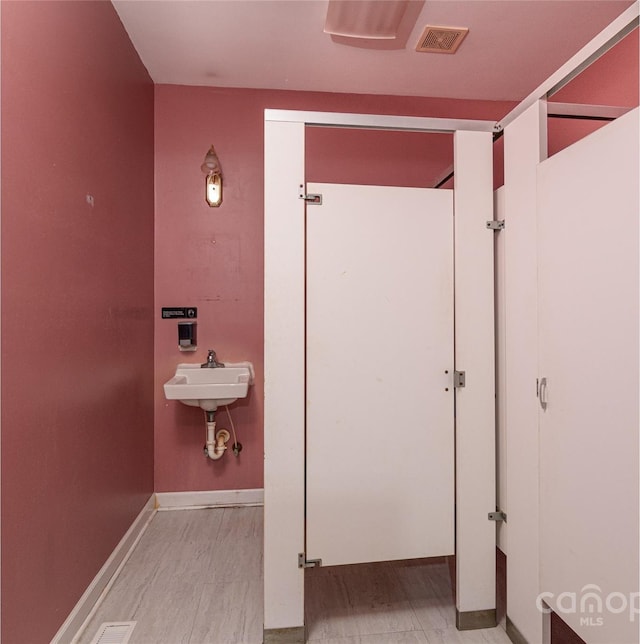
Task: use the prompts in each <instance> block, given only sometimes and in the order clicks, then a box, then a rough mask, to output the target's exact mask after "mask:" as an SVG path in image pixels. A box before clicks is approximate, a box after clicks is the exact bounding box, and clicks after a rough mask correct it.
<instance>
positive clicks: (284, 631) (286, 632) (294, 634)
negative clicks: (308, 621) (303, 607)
mask: <svg viewBox="0 0 640 644" xmlns="http://www.w3.org/2000/svg"><path fill="white" fill-rule="evenodd" d="M305 641H306V637H305V627H304V626H292V627H291V628H265V629H264V631H263V635H262V644H304V643H305Z"/></svg>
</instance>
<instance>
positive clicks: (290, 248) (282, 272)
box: [264, 121, 305, 630]
mask: <svg viewBox="0 0 640 644" xmlns="http://www.w3.org/2000/svg"><path fill="white" fill-rule="evenodd" d="M303 183H304V123H276V122H270V121H266V122H265V266H264V270H265V278H264V279H265V287H264V288H265V313H264V318H265V319H264V326H265V346H264V360H265V383H264V398H265V400H264V427H265V432H264V452H265V459H264V488H265V511H264V548H265V549H264V553H265V554H264V587H265V594H264V596H265V604H264V627H265V630H269V629H280V628H295V627H302V625H303V624H304V572H303V570H301V569H299V568H298V566H297V559H296V556H297V553H298V552H303V551H304V404H305V402H304V396H305V392H304V344H305V338H304V202H303V201H302V200H301V199H299V186H300V185H302V184H303Z"/></svg>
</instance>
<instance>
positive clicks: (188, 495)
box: [156, 488, 264, 510]
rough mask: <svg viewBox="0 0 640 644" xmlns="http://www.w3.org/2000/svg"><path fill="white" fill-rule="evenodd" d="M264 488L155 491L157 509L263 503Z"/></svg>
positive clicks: (223, 506) (220, 506) (221, 506)
mask: <svg viewBox="0 0 640 644" xmlns="http://www.w3.org/2000/svg"><path fill="white" fill-rule="evenodd" d="M263 504H264V490H263V489H262V488H258V489H254V490H210V491H204V492H156V509H157V510H179V509H181V508H182V509H187V508H225V507H237V506H247V505H263Z"/></svg>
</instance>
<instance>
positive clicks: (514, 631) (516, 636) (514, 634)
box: [506, 615, 529, 644]
mask: <svg viewBox="0 0 640 644" xmlns="http://www.w3.org/2000/svg"><path fill="white" fill-rule="evenodd" d="M506 631H507V636H508V638H509V639H510V640H511V641H512V642H513V644H529V642H527V638H526V637H525V636H524V635H523V634H522V633H521V632H520V631H519V630H518V627H517V626H516V625H515V624H514V623H513V622H512V621H511V620H510V619H509V615H507V628H506Z"/></svg>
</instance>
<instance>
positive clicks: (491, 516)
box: [488, 510, 507, 523]
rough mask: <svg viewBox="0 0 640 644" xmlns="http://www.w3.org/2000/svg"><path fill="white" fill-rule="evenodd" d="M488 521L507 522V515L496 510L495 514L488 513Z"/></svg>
mask: <svg viewBox="0 0 640 644" xmlns="http://www.w3.org/2000/svg"><path fill="white" fill-rule="evenodd" d="M488 519H489V521H504V522H505V523H506V522H507V514H506V513H505V512H503V511H502V510H496V511H495V512H489V516H488Z"/></svg>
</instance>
